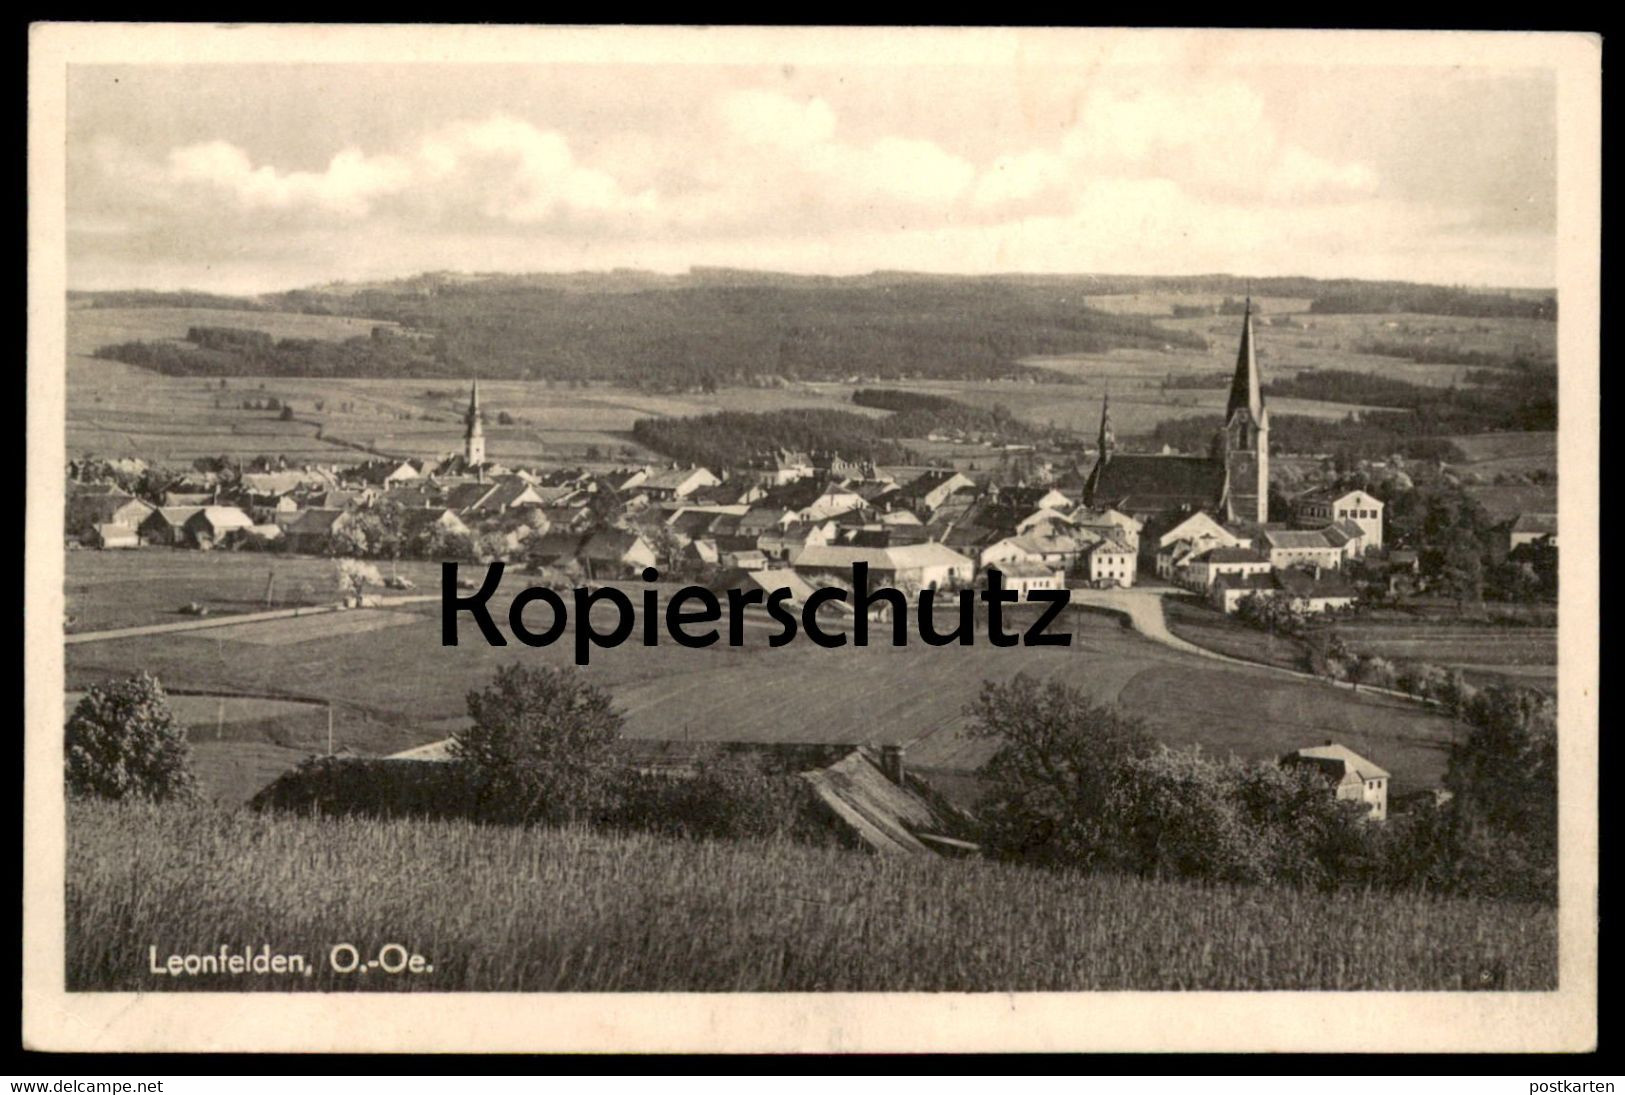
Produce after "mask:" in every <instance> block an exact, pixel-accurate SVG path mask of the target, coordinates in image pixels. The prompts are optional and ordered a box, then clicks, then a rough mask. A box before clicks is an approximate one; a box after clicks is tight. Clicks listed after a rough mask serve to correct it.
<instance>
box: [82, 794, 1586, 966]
mask: <svg viewBox="0 0 1625 1095" xmlns="http://www.w3.org/2000/svg"><path fill="white" fill-rule="evenodd" d="M67 868H68V869H67V877H68V880H69V882H68V893H67V954H68V967H67V971H66V972H67V986H68V988H69V990H70V991H71V990H111V991H153V990H157V991H163V990H183V989H192V990H203V991H209V990H214V991H243V990H252V989H286V990H292V991H310V990H315V989H353V990H362V989H365V990H416V991H444V992H453V991H461V992H489V991H521V992H560V991H576V992H634V991H641V992H657V991H711V992H724V991H758V992H795V991H850V992H863V991H931V990H936V991H975V992H991V991H1035V990H1052V991H1063V990H1067V991H1070V990H1090V989H1213V990H1225V989H1228V990H1248V989H1335V990H1351V989H1410V990H1434V991H1438V990H1457V989H1474V988H1493V989H1541V988H1552V987H1554V985H1555V979H1556V973H1555V970H1556V948H1557V936H1556V921H1555V914H1554V912H1553V911H1552V910H1548V909H1541V908H1535V907H1525V906H1516V905H1497V904H1486V903H1480V902H1471V901H1461V900H1440V899H1430V898H1424V897H1409V896H1379V895H1370V894H1367V895H1361V894H1342V895H1333V896H1321V895H1314V894H1307V893H1300V892H1297V891H1293V890H1285V889H1277V890H1264V889H1246V888H1234V889H1232V888H1197V887H1192V886H1186V885H1175V884H1168V883H1159V882H1152V881H1141V880H1134V879H1121V878H1110V877H1099V876H1095V877H1088V876H1079V875H1062V874H1046V873H1041V872H1037V871H1032V870H1026V869H1020V868H1014V867H1006V866H1002V865H997V864H993V863H986V862H978V861H948V860H936V859H932V860H913V859H880V858H872V857H868V856H865V855H863V854H861V853H855V852H839V851H833V850H824V849H813V848H807V847H801V846H794V845H788V844H781V843H760V844H756V843H752V844H724V843H688V842H681V841H670V840H658V839H655V838H652V837H646V836H625V837H622V836H607V835H600V834H592V833H586V832H579V831H541V830H533V831H524V830H517V829H480V828H477V827H474V826H470V825H463V824H448V823H427V822H402V821H397V822H387V823H386V822H365V821H356V820H345V821H325V820H313V819H303V818H293V817H286V816H284V817H264V816H256V815H251V814H247V813H243V812H235V813H222V812H216V811H211V810H206V809H198V810H190V809H185V808H180V809H152V808H141V807H121V806H114V805H104V804H88V803H82V804H75V805H74V807H73V808H72V810H71V811H70V816H69V819H68V865H67ZM341 942H350V943H352V944H353V945H355V946H356V947H357V948H358V949H360V951H361V954H362V957H363V960H365V959H366V958H368V957H370V956H372V955H375V954H377V953H378V951H379V948H381V947H382V946H383V945H384V944H386V943H390V942H394V943H398V944H401V945H403V946H405V947H407V948H408V949H409V950H411V951H414V952H416V953H420V954H422V955H424V956H425V958H426V959H427V960H428V961H429V962H430V963H431V964H432V965H433V967H434V969H433V972H432V973H423V974H417V975H411V974H399V975H388V974H384V973H381V972H377V971H374V972H373V973H371V974H368V975H358V974H350V975H339V974H336V973H334V972H333V971H332V970H331V969H330V968H328V961H327V959H328V953H329V948H330V947H332V946H333V945H334V944H335V943H341ZM262 943H266V944H269V945H270V946H271V948H272V950H273V951H278V952H281V953H286V954H302V955H305V956H306V957H307V958H308V959H309V960H310V961H311V962H312V963H313V964H314V965H315V968H316V972H315V974H314V975H313V976H311V977H308V978H304V977H288V976H286V975H284V976H277V975H272V974H266V975H260V976H255V975H249V976H214V977H209V976H200V977H193V978H174V977H167V976H153V975H151V974H150V973H148V972H147V962H148V947H154V946H155V947H157V948H158V953H159V955H160V960H162V959H163V957H164V956H167V955H168V954H170V953H175V954H188V953H217V952H218V950H219V948H220V947H221V946H222V945H223V944H224V945H229V946H231V947H233V948H234V949H236V950H238V951H239V952H240V950H241V949H242V948H243V947H244V946H253V947H255V948H256V949H257V948H258V946H259V945H260V944H262Z"/></svg>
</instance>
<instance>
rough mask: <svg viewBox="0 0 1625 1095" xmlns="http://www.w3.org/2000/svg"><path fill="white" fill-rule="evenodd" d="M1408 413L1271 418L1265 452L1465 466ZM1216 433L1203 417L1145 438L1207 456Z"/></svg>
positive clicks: (1164, 425)
mask: <svg viewBox="0 0 1625 1095" xmlns="http://www.w3.org/2000/svg"><path fill="white" fill-rule="evenodd" d="M1408 418H1409V416H1408V415H1399V414H1387V413H1375V412H1372V413H1367V414H1365V415H1362V416H1360V417H1358V418H1356V417H1355V416H1353V415H1351V416H1349V417H1348V418H1345V419H1342V420H1340V421H1332V420H1328V419H1324V418H1309V417H1307V416H1304V415H1293V414H1271V415H1270V451H1271V452H1277V453H1297V454H1305V455H1307V454H1319V453H1328V454H1331V455H1334V456H1343V457H1346V458H1349V459H1353V460H1382V459H1386V458H1387V457H1389V456H1391V455H1393V454H1395V453H1398V454H1399V455H1401V456H1404V457H1406V458H1407V459H1411V460H1445V461H1450V462H1455V463H1460V462H1464V461H1465V460H1466V458H1467V457H1466V454H1465V453H1464V452H1462V450H1461V448H1460V447H1459V446H1457V445H1456V444H1455V443H1454V442H1451V441H1448V440H1446V439H1444V438H1441V437H1433V436H1418V435H1416V434H1413V433H1411V432H1409V429H1408V427H1409V426H1410V425H1411V423H1410V422H1409V421H1407V419H1408ZM1214 432H1215V428H1214V425H1213V423H1212V422H1211V421H1209V420H1207V419H1203V418H1171V419H1164V420H1163V421H1161V422H1158V423H1157V425H1156V426H1155V428H1153V429H1152V431H1151V433H1150V434H1149V435H1148V437H1147V440H1148V442H1149V444H1150V446H1151V447H1152V448H1161V447H1162V446H1164V445H1166V446H1168V447H1170V448H1172V449H1175V450H1177V451H1179V452H1187V453H1206V452H1208V451H1209V447H1210V446H1211V445H1212V443H1213V435H1214Z"/></svg>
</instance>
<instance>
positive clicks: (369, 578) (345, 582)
mask: <svg viewBox="0 0 1625 1095" xmlns="http://www.w3.org/2000/svg"><path fill="white" fill-rule="evenodd" d="M336 574H337V578H338V585H339V592H340V593H342V594H343V595H344V596H345V597H346V598H350V597H353V598H355V602H356V604H360V603H361V598H362V597H363V596H365V594H366V591H367V585H368V583H371V584H372V585H382V584H383V581H384V578H383V575H381V574H379V573H378V568H377V567H375V566H373V565H372V564H371V563H364V562H362V561H361V560H360V559H340V560H339V561H338V567H337V569H336Z"/></svg>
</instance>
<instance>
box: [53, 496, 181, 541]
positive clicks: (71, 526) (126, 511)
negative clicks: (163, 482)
mask: <svg viewBox="0 0 1625 1095" xmlns="http://www.w3.org/2000/svg"><path fill="white" fill-rule="evenodd" d="M157 508H158V507H156V506H154V505H153V504H152V503H151V502H145V501H143V500H141V499H140V498H136V497H134V496H133V495H129V494H125V493H124V492H123V491H117V492H113V491H109V492H106V493H101V492H95V493H75V494H73V495H70V496H69V498H68V506H67V513H66V518H67V521H66V529H67V534H68V535H69V536H73V537H77V538H84V537H88V536H92V535H94V534H95V532H96V530H97V529H98V528H100V527H101V526H102V525H121V526H123V527H125V528H128V529H131V530H132V531H133V530H135V529H138V528H140V527H141V523H142V522H143V521H145V520H146V519H147V518H148V517H149V516H150V515H151V514H152V513H153V511H154V510H156V509H157Z"/></svg>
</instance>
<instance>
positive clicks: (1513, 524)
mask: <svg viewBox="0 0 1625 1095" xmlns="http://www.w3.org/2000/svg"><path fill="white" fill-rule="evenodd" d="M1503 532H1504V535H1505V538H1506V540H1505V550H1506V553H1507V554H1511V553H1512V552H1514V551H1516V550H1517V549H1518V548H1520V547H1524V546H1525V545H1527V544H1538V543H1541V542H1542V541H1544V542H1546V543H1548V544H1550V545H1551V546H1552V547H1556V546H1557V514H1555V513H1520V514H1518V516H1516V517H1514V518H1513V519H1512V520H1510V521H1508V522H1507V523H1506V524H1505V525H1504V526H1503Z"/></svg>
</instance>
